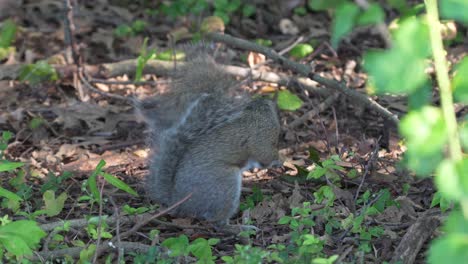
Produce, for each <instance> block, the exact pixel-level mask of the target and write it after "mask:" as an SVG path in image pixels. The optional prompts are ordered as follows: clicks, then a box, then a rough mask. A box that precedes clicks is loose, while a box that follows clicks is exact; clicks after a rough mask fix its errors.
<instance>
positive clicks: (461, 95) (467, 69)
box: [452, 57, 468, 104]
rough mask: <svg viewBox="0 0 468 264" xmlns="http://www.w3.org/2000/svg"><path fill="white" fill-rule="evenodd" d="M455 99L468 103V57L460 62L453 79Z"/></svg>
mask: <svg viewBox="0 0 468 264" xmlns="http://www.w3.org/2000/svg"><path fill="white" fill-rule="evenodd" d="M452 89H453V93H454V97H455V100H457V101H458V102H461V103H464V104H468V57H465V58H463V60H462V61H461V62H459V63H458V65H457V66H456V70H455V75H454V76H453V79H452Z"/></svg>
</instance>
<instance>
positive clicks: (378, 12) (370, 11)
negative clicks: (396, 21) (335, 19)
mask: <svg viewBox="0 0 468 264" xmlns="http://www.w3.org/2000/svg"><path fill="white" fill-rule="evenodd" d="M384 20H385V12H384V11H383V10H382V7H380V5H379V4H377V3H372V4H370V5H369V8H367V9H366V10H365V11H364V12H362V13H361V14H360V15H359V17H358V18H357V21H356V23H357V24H358V25H373V24H379V23H382V22H384Z"/></svg>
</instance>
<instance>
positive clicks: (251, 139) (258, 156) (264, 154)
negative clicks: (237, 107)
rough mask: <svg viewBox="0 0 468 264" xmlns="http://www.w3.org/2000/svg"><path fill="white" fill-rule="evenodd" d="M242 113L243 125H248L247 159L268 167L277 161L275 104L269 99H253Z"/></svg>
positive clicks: (277, 133)
mask: <svg viewBox="0 0 468 264" xmlns="http://www.w3.org/2000/svg"><path fill="white" fill-rule="evenodd" d="M243 113H244V118H245V124H249V125H248V126H247V127H248V131H247V135H248V137H247V139H246V145H247V148H248V152H249V159H250V160H253V161H256V162H258V163H260V165H261V166H262V167H268V166H270V165H271V164H273V163H274V162H276V161H277V160H278V141H279V136H280V132H281V127H280V121H279V116H278V111H277V108H276V104H275V102H274V101H272V100H269V99H263V98H262V99H255V100H252V101H251V102H250V103H249V104H248V105H247V106H246V107H245V109H244V112H243Z"/></svg>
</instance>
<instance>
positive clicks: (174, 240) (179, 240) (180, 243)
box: [161, 235, 189, 257]
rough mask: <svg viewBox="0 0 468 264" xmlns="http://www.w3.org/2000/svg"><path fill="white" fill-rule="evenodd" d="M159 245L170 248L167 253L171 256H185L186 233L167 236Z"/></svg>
mask: <svg viewBox="0 0 468 264" xmlns="http://www.w3.org/2000/svg"><path fill="white" fill-rule="evenodd" d="M161 245H162V246H164V247H167V248H168V249H170V253H169V255H170V256H171V257H178V256H185V255H187V254H188V246H189V240H188V237H187V236H186V235H180V236H179V237H171V238H168V239H166V240H164V241H163V242H162V244H161Z"/></svg>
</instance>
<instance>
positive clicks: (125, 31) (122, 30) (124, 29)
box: [114, 25, 133, 38]
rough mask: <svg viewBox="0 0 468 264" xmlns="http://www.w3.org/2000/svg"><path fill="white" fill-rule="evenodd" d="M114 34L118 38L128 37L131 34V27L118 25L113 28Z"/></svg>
mask: <svg viewBox="0 0 468 264" xmlns="http://www.w3.org/2000/svg"><path fill="white" fill-rule="evenodd" d="M114 34H115V35H116V36H117V37H119V38H123V37H128V36H131V35H132V34H133V29H132V28H131V27H130V26H129V25H120V26H118V27H117V28H116V29H114Z"/></svg>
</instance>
